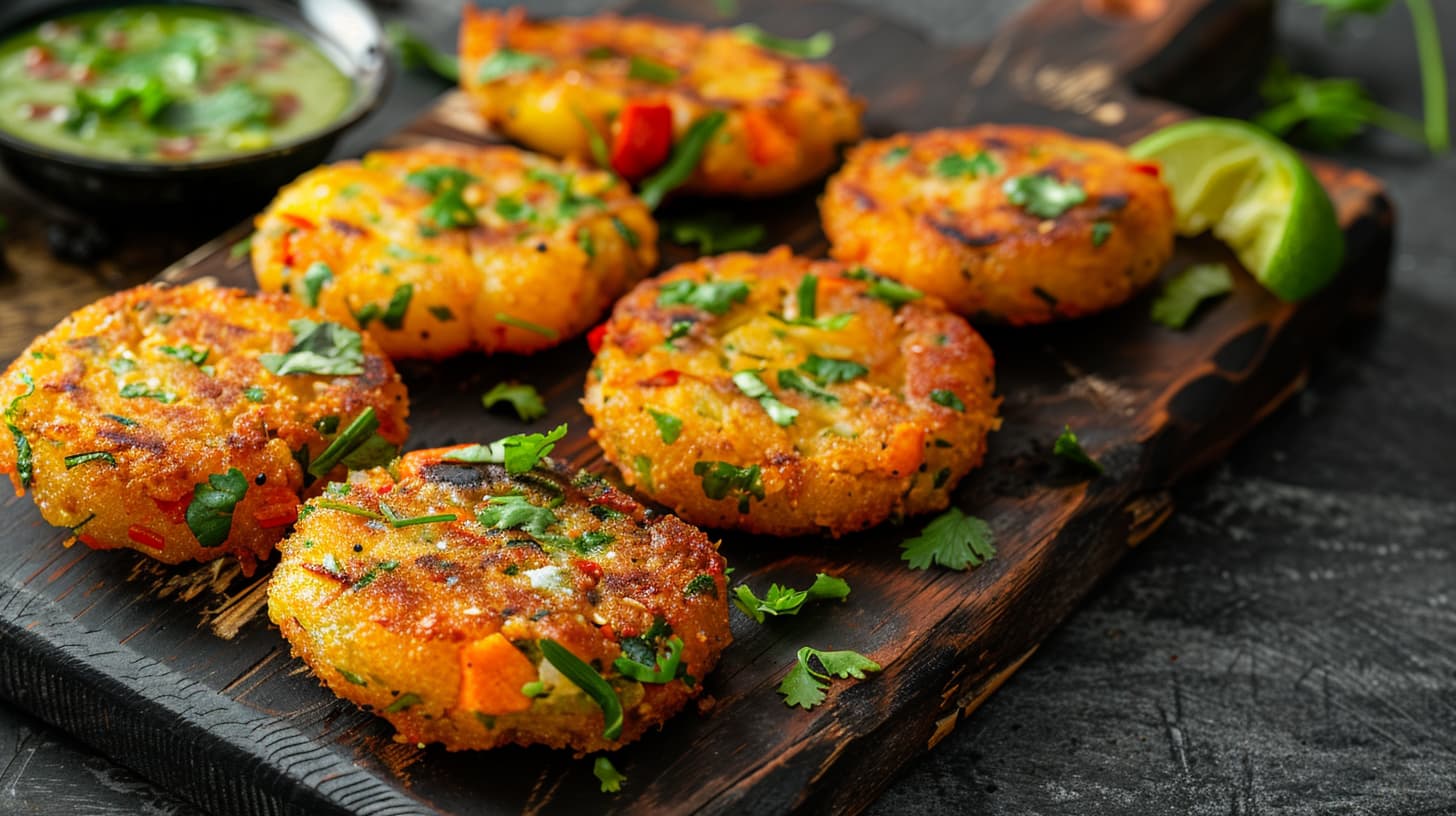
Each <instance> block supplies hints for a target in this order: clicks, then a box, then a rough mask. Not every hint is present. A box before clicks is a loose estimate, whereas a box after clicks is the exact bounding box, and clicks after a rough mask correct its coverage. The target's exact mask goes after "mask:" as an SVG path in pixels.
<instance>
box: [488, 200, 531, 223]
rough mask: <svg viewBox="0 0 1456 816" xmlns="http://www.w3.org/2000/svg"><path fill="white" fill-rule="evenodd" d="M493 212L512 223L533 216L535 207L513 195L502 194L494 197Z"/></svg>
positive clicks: (528, 219) (526, 219)
mask: <svg viewBox="0 0 1456 816" xmlns="http://www.w3.org/2000/svg"><path fill="white" fill-rule="evenodd" d="M495 214H496V215H499V216H500V217H501V218H504V219H505V220H507V221H510V222H511V223H513V224H514V223H518V222H521V221H530V220H531V219H532V218H535V217H536V208H535V207H532V206H531V205H530V203H529V202H525V201H522V200H520V199H519V198H516V197H515V196H503V197H501V198H499V199H496V202H495Z"/></svg>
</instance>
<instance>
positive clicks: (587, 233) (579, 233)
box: [576, 226, 597, 259]
mask: <svg viewBox="0 0 1456 816" xmlns="http://www.w3.org/2000/svg"><path fill="white" fill-rule="evenodd" d="M576 245H577V246H579V247H581V251H582V253H583V254H585V255H586V257H587V258H588V259H590V258H595V257H596V256H597V244H596V241H595V240H593V239H592V231H591V228H590V227H586V226H582V227H578V228H577V230H576Z"/></svg>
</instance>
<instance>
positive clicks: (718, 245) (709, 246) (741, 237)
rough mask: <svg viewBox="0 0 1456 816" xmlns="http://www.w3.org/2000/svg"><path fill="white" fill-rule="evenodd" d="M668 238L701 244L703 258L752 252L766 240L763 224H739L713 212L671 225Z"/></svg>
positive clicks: (676, 221) (680, 241) (680, 242)
mask: <svg viewBox="0 0 1456 816" xmlns="http://www.w3.org/2000/svg"><path fill="white" fill-rule="evenodd" d="M666 226H667V230H668V234H669V235H671V236H672V240H673V242H674V243H678V244H683V245H684V246H686V245H688V244H697V247H698V252H700V253H702V254H703V255H717V254H719V253H721V252H731V251H733V250H737V249H750V248H752V247H754V246H757V245H758V242H759V241H762V240H763V236H764V233H765V232H766V230H765V229H764V226H763V225H762V224H749V223H742V222H739V221H735V220H734V218H733V216H731V215H729V214H728V213H726V212H716V211H715V212H710V213H706V214H704V215H700V216H696V217H693V218H681V219H678V220H675V221H671V222H669V223H668V224H667V225H666Z"/></svg>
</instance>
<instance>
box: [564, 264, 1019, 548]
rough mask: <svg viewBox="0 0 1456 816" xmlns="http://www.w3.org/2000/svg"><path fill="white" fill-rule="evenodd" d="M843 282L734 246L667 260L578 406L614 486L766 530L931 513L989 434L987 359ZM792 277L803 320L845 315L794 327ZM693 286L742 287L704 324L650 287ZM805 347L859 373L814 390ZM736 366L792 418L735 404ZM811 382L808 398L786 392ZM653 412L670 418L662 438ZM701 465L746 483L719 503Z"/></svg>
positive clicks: (636, 293)
mask: <svg viewBox="0 0 1456 816" xmlns="http://www.w3.org/2000/svg"><path fill="white" fill-rule="evenodd" d="M845 272H846V269H845V267H844V266H842V265H840V264H837V263H833V262H828V261H810V260H807V259H804V258H797V257H794V256H793V255H792V254H790V252H789V251H788V249H787V248H780V249H778V250H776V251H774V252H772V253H769V254H766V255H752V254H746V253H735V254H730V255H721V256H718V257H715V258H706V259H702V260H699V261H696V262H693V263H687V264H683V265H681V266H678V267H676V268H675V269H673V270H671V271H670V272H667V273H665V274H664V275H662V276H660V277H658V278H654V279H652V280H649V281H645V282H643V283H642V284H640V285H638V287H637V288H636V289H634V290H633V291H632V292H630V293H629V294H628V295H627V296H626V297H625V298H623V299H622V300H621V301H619V302H618V304H617V306H616V308H615V309H614V310H613V313H612V317H611V319H610V320H609V321H608V322H607V324H606V327H605V334H604V335H603V337H602V343H601V348H600V350H599V352H598V354H597V358H596V362H595V364H594V365H593V367H592V372H591V374H590V375H589V376H588V379H587V388H586V397H585V399H584V400H583V404H584V405H585V407H586V410H587V413H588V414H590V415H591V417H592V419H593V421H594V422H595V428H594V429H593V431H592V434H593V436H594V437H595V438H596V439H597V441H598V442H600V443H601V445H602V449H603V450H604V451H605V453H606V456H607V459H608V460H610V461H611V462H612V463H613V464H616V465H617V467H618V468H619V469H621V471H622V474H623V478H624V479H625V480H626V481H627V483H628V484H629V485H631V486H632V487H634V488H635V489H636V490H640V491H642V492H643V493H644V494H646V495H649V496H651V497H652V498H654V499H656V500H657V501H660V502H663V503H664V504H667V505H668V506H670V507H672V508H674V510H675V511H676V512H677V513H678V514H680V515H681V516H682V517H683V518H685V519H687V520H688V521H691V522H693V523H696V524H702V525H705V526H713V527H734V528H737V529H741V530H747V531H750V532H755V533H764V534H769V535H782V536H787V535H799V534H806V533H818V532H823V533H828V534H831V535H840V534H843V533H847V532H852V531H854V530H860V529H864V528H866V527H870V526H873V525H875V524H878V523H880V522H882V521H884V520H885V519H886V518H889V517H891V516H897V515H909V514H914V513H921V512H925V511H928V510H936V509H940V508H943V507H945V506H946V504H947V503H948V501H949V492H950V490H951V489H952V488H954V487H955V485H956V482H958V481H959V480H960V479H961V477H963V476H964V475H965V474H966V473H967V472H969V471H970V470H971V469H972V468H974V467H975V466H976V465H978V464H980V462H981V459H982V457H983V455H984V453H985V449H986V434H987V433H988V432H989V431H990V430H992V429H994V428H995V427H996V426H997V425H998V423H999V420H998V419H997V418H996V410H997V404H998V402H999V401H998V400H997V399H996V398H995V397H994V396H993V395H992V392H993V389H994V384H993V374H992V371H993V361H992V358H991V350H990V349H989V348H988V347H987V346H986V344H985V342H984V341H982V340H981V338H980V336H979V335H978V334H976V332H975V330H973V329H972V328H971V327H970V326H969V325H968V324H967V323H966V322H965V320H963V319H961V318H960V317H957V316H956V315H954V314H951V313H950V312H948V311H946V310H945V309H944V307H943V306H942V305H941V304H940V303H939V302H938V301H937V300H935V299H934V298H929V297H926V298H924V299H921V300H914V301H911V302H908V303H905V304H904V305H901V306H899V308H895V307H894V306H893V305H891V304H890V303H887V302H885V301H883V300H881V299H878V298H876V297H874V296H872V294H871V286H870V285H869V284H868V283H867V282H865V281H862V280H853V279H850V278H848V277H846V276H845ZM808 275H813V276H815V277H816V278H817V286H816V287H815V288H816V298H815V309H816V316H817V318H819V319H821V320H827V321H829V323H830V325H832V324H833V323H834V321H835V320H836V316H840V315H850V316H851V317H849V318H847V322H845V323H844V324H843V326H842V327H840V328H829V327H825V328H816V327H812V326H807V325H794V321H795V318H798V317H801V316H802V315H800V313H799V311H798V291H799V287H800V286H801V285H803V282H804V279H805V277H806V276H808ZM707 281H712V282H714V283H715V284H719V285H721V284H725V283H726V284H730V285H731V284H732V282H741V283H743V284H746V285H747V287H748V289H747V292H746V295H745V296H744V298H743V299H742V300H741V301H738V302H736V303H734V304H732V305H731V306H730V307H728V308H726V309H723V310H722V312H723V313H722V314H721V315H715V314H713V313H712V312H711V311H706V310H704V309H701V308H696V307H694V306H693V305H691V304H675V305H674V304H671V303H668V304H664V303H663V302H662V299H663V297H664V291H665V290H667V291H668V292H669V293H671V292H672V291H673V290H672V287H683V286H685V285H686V284H687V283H688V282H693V283H699V284H701V283H703V282H707ZM679 291H682V290H679ZM667 299H668V300H669V301H671V300H674V299H675V298H674V297H673V296H672V295H671V294H669V295H668V296H667ZM838 320H840V321H843V320H845V318H842V317H841V318H838ZM675 326H677V327H679V332H678V333H679V334H680V335H681V336H679V337H677V338H676V339H673V340H671V341H669V340H668V338H669V337H671V336H673V334H674V327H675ZM810 354H815V355H818V356H819V357H821V358H826V359H832V360H838V361H845V362H848V363H851V364H853V365H855V366H861V367H863V369H864V370H863V372H862V373H858V374H855V375H854V376H851V377H844V376H841V377H839V378H833V377H830V378H823V377H821V380H824V381H816V380H815V377H814V375H813V374H812V373H810V372H808V371H805V370H804V368H802V366H804V365H805V364H806V363H807V361H808V357H809V355H810ZM810 365H811V367H812V364H810ZM745 370H757V371H758V372H759V374H758V376H759V379H760V381H761V382H763V384H764V385H765V386H767V388H768V390H769V392H770V393H771V394H772V397H773V398H774V399H776V400H777V401H778V402H779V403H781V404H782V405H785V406H787V407H788V408H790V409H792V410H793V411H797V412H798V413H797V415H796V416H795V417H794V418H793V420H792V422H790V423H789V424H787V425H785V424H780V422H779V421H777V420H776V419H775V417H774V416H773V415H771V413H770V412H769V409H768V408H767V407H766V406H765V405H764V403H763V402H761V401H760V400H757V399H755V398H753V397H750V396H749V395H747V394H745V393H744V391H743V389H742V387H741V386H740V385H739V384H737V383H735V380H734V375H735V374H736V373H738V372H741V371H745ZM821 371H822V369H821ZM785 372H786V373H787V378H788V379H787V380H786V379H785V377H786V374H785ZM846 373H849V372H846ZM836 379H837V380H839V381H834V380H836ZM806 380H807V381H808V382H807V386H806V385H805V381H806ZM786 382H789V383H792V384H797V385H799V386H800V388H799V389H796V388H794V387H790V386H786V385H785V383H786ZM826 382H827V384H826ZM816 386H817V389H818V390H819V391H820V392H821V393H819V394H818V395H817V396H815V395H811V394H808V393H805V392H804V390H803V389H804V388H808V389H809V390H814V389H815V387H816ZM826 394H827V395H828V396H826ZM653 412H657V413H658V414H661V415H665V416H667V417H670V419H669V420H667V422H668V424H669V426H670V425H672V424H673V423H674V422H676V423H679V424H680V428H679V430H678V431H677V433H676V438H674V439H671V440H670V441H669V437H672V436H673V433H671V432H670V430H669V431H668V432H664V430H663V428H662V427H660V425H659V418H657V417H655V416H654V414H653ZM782 416H783V414H782V413H780V418H782ZM700 463H709V464H706V465H705V464H700ZM712 463H726V464H728V465H731V466H733V467H734V468H738V469H751V468H755V467H756V468H757V469H758V470H757V475H758V480H757V482H758V484H755V482H754V480H753V479H752V476H751V474H748V473H745V475H744V476H743V479H744V481H743V482H740V483H732V484H730V485H729V487H728V489H727V490H726V492H725V491H724V490H722V484H723V483H722V481H721V480H717V479H715V478H714V475H713V474H712V473H711V472H709V473H705V472H704V471H705V470H708V469H713V468H714V467H715V466H714V465H713V464H712ZM740 472H744V471H740ZM721 473H722V474H723V475H727V473H728V471H727V470H726V469H723V470H721ZM709 492H717V493H721V494H722V495H721V497H716V498H715V497H714V496H710V495H708V493H709ZM758 492H761V493H762V495H761V496H760V495H756V493H758Z"/></svg>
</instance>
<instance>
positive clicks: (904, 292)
mask: <svg viewBox="0 0 1456 816" xmlns="http://www.w3.org/2000/svg"><path fill="white" fill-rule="evenodd" d="M844 276H845V277H846V278H849V279H850V280H858V281H866V282H867V283H869V287H868V288H867V289H865V294H867V295H869V296H870V297H872V298H874V299H876V300H881V301H884V302H885V303H888V304H890V306H891V307H893V308H897V309H898V308H899V307H901V306H904V305H905V304H906V303H909V302H910V301H912V300H919V299H921V298H923V297H925V293H924V292H922V291H920V290H919V289H916V288H914V287H913V286H907V285H905V284H903V283H901V282H899V281H897V280H894V279H893V278H887V277H885V276H884V275H877V274H875V273H874V272H871V271H869V270H868V269H865V268H864V267H863V266H860V267H856V268H854V269H851V270H849V271H848V272H846V273H844Z"/></svg>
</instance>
